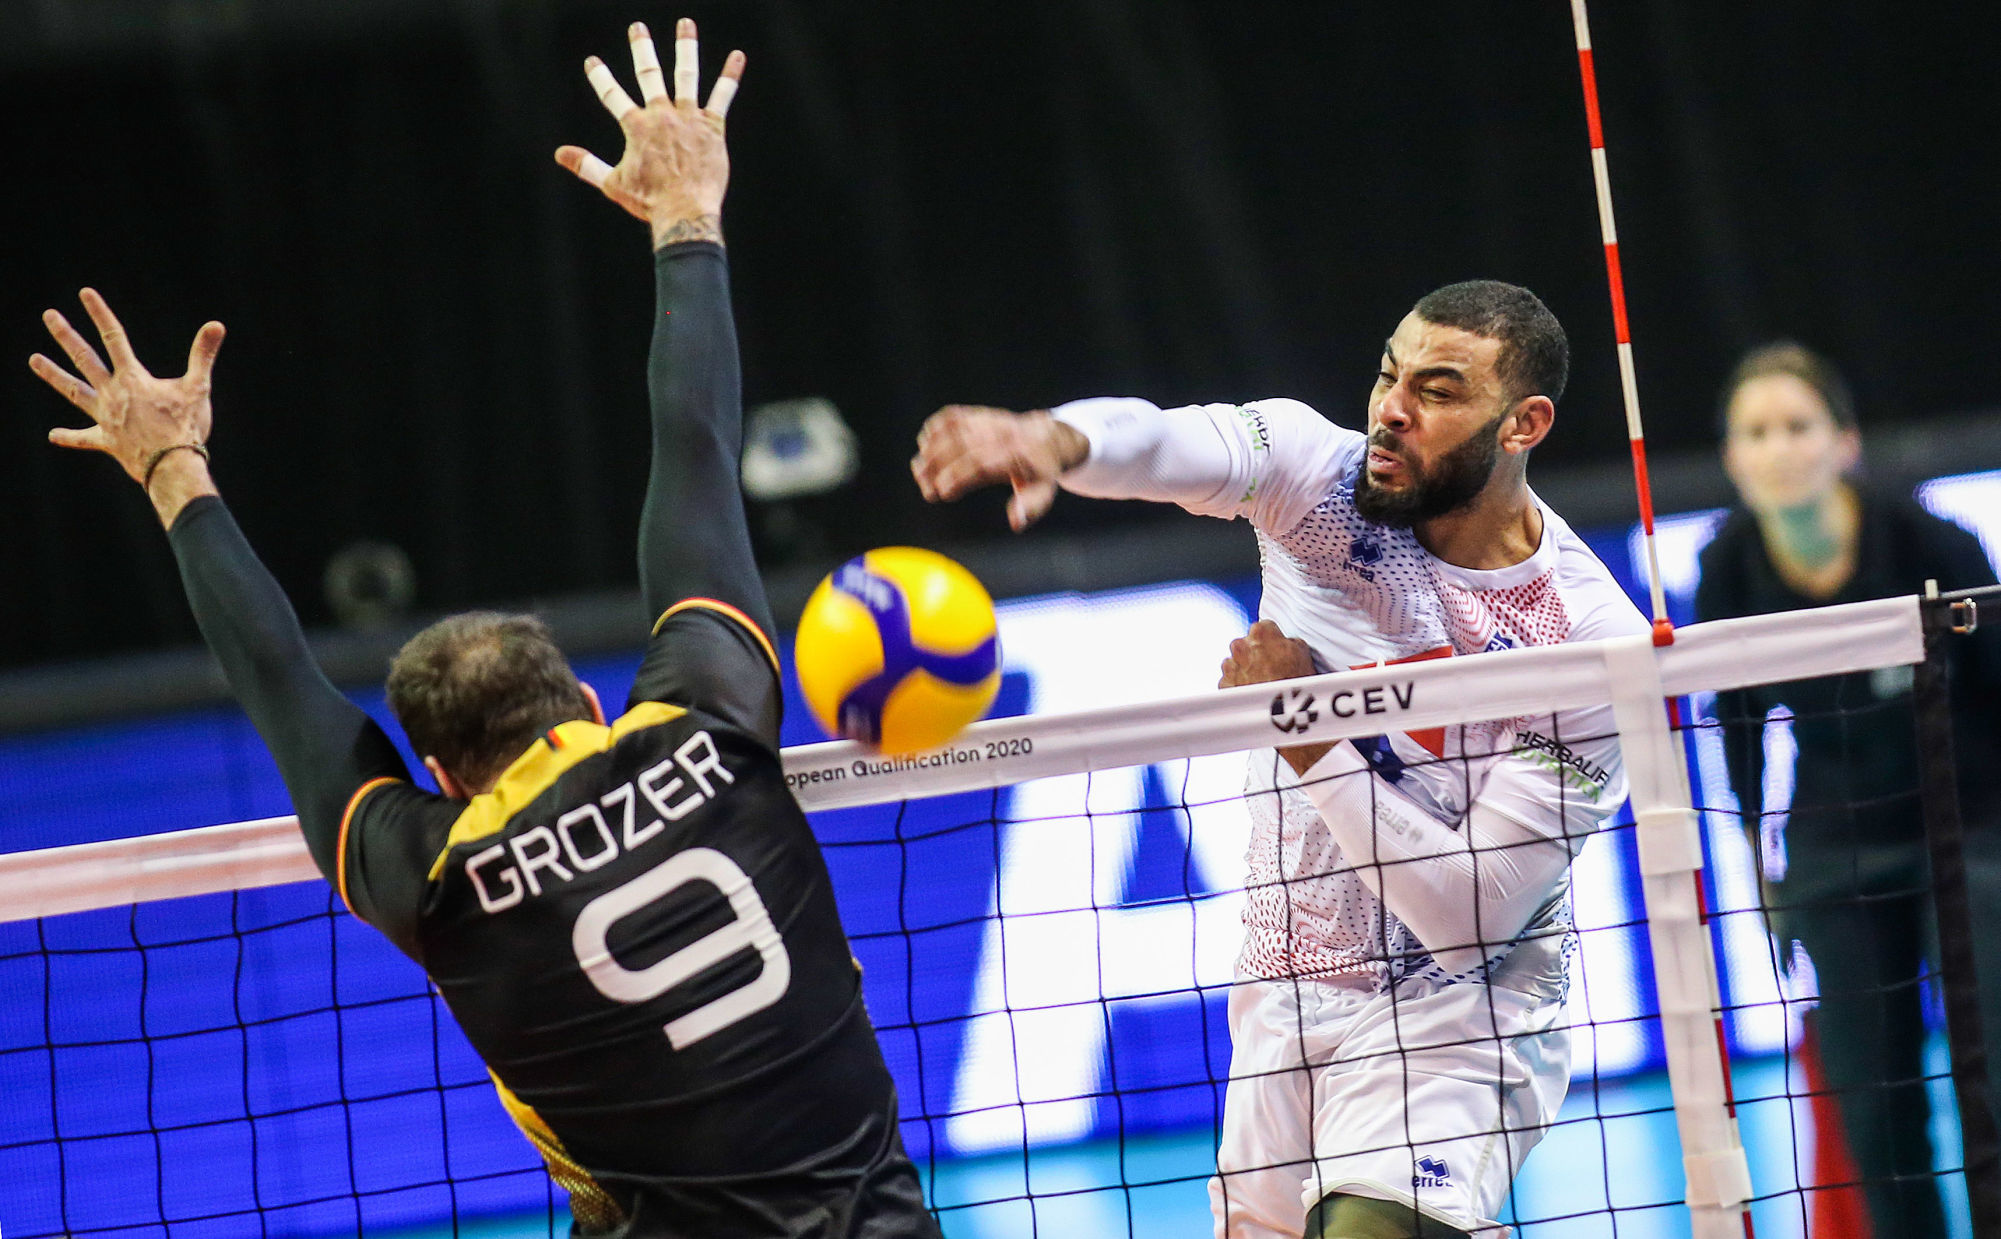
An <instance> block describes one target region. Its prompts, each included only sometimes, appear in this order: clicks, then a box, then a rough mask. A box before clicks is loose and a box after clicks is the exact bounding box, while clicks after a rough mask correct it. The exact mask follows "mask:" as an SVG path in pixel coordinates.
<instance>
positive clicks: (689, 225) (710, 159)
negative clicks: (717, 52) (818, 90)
mask: <svg viewBox="0 0 2001 1239" xmlns="http://www.w3.org/2000/svg"><path fill="white" fill-rule="evenodd" d="M627 34H628V36H629V37H630V38H631V41H632V65H633V69H634V71H635V73H636V75H637V77H638V79H639V95H640V99H641V100H642V102H640V103H634V102H633V101H632V96H630V95H628V94H626V93H625V88H624V87H622V86H620V85H619V84H618V79H617V78H616V77H614V76H613V75H612V71H611V69H610V68H609V67H607V66H606V64H605V63H604V61H602V60H600V59H598V58H597V57H596V56H592V57H591V58H589V59H588V60H586V61H584V73H585V75H586V76H587V77H589V79H590V83H591V88H592V89H593V90H595V91H596V92H597V96H598V99H599V100H600V101H601V102H602V103H603V104H604V106H605V110H606V111H608V112H610V113H611V115H612V119H614V120H616V121H617V122H618V127H619V128H620V129H622V130H624V131H625V151H624V153H623V154H622V155H620V156H619V160H618V164H617V166H613V165H610V164H607V163H606V162H605V161H604V160H602V159H599V158H598V157H597V156H596V155H593V154H591V153H590V152H589V151H587V150H585V149H584V148H582V147H580V146H564V147H560V148H558V149H557V151H556V162H557V163H559V164H562V165H563V166H564V167H565V168H568V169H569V170H570V171H571V172H574V173H576V174H577V176H578V177H580V178H582V179H583V180H584V181H585V182H586V183H588V184H590V185H594V186H596V187H597V188H598V189H599V190H600V191H602V192H603V193H604V196H605V197H607V198H610V199H611V200H612V201H613V202H616V203H618V204H619V205H620V206H622V207H624V208H625V209H626V210H628V211H630V212H632V213H633V214H634V215H636V216H638V217H639V218H640V219H643V220H647V221H650V222H651V223H652V224H653V237H654V244H655V245H663V244H666V243H667V242H669V241H671V240H676V239H683V236H684V235H685V234H691V233H695V234H699V233H700V232H702V231H704V230H713V231H715V232H716V237H715V238H713V239H720V226H721V217H722V209H723V194H724V193H725V191H727V190H728V188H729V179H730V159H729V150H728V148H727V147H726V146H725V144H724V142H723V118H724V117H725V116H727V115H728V114H729V109H730V102H731V101H732V100H734V99H735V98H736V90H737V83H738V82H739V81H741V80H742V78H743V65H744V56H743V53H742V52H731V53H730V54H729V59H728V60H727V61H725V62H724V64H723V71H722V76H720V77H718V78H717V79H716V85H715V89H714V90H712V91H711V92H710V93H709V102H708V104H707V106H705V107H700V108H698V107H696V106H695V91H696V87H697V85H698V78H699V69H698V51H699V49H698V46H697V44H696V41H695V23H694V22H693V21H691V20H690V19H688V18H685V17H684V18H682V19H681V20H680V22H679V23H678V24H677V25H676V26H675V30H674V89H673V93H672V94H669V93H668V89H667V82H666V78H665V75H664V74H663V73H662V71H661V68H660V57H659V54H658V53H657V52H656V51H655V50H654V47H653V36H652V34H650V33H648V31H647V29H646V26H645V24H644V23H642V22H634V23H632V26H631V27H630V28H629V30H628V31H627Z"/></svg>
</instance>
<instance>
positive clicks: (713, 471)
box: [633, 242, 780, 745]
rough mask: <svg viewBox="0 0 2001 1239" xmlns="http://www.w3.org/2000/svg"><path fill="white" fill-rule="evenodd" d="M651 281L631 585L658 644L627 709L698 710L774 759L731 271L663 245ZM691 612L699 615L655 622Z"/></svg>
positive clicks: (716, 251)
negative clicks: (647, 419) (741, 465)
mask: <svg viewBox="0 0 2001 1239" xmlns="http://www.w3.org/2000/svg"><path fill="white" fill-rule="evenodd" d="M654 280H655V288H656V290H657V295H658V300H659V308H658V311H657V313H656V315H655V318H654V322H653V351H652V356H651V357H650V359H649V361H648V364H647V371H646V378H647V393H648V396H649V398H650V401H651V404H652V411H653V465H652V476H651V481H650V482H649V484H648V487H647V491H646V506H645V509H644V511H643V512H642V514H641V517H640V525H639V584H640V591H641V593H642V594H643V595H644V597H645V599H646V606H647V609H648V611H649V612H650V614H651V617H652V618H653V619H654V621H655V627H656V630H655V633H654V636H653V640H652V641H651V642H650V643H649V645H648V647H647V652H646V659H645V662H644V664H643V665H642V666H641V669H640V673H639V677H638V679H637V681H636V682H635V684H634V686H633V699H634V700H635V701H637V700H665V701H674V702H677V703H679V704H683V705H695V706H699V707H701V708H702V709H704V710H706V711H708V712H710V713H712V714H715V715H717V716H719V717H721V718H724V719H726V720H729V721H731V722H735V723H738V724H739V725H741V726H743V727H745V728H746V729H747V730H750V731H752V732H753V733H754V734H757V735H759V736H762V737H764V738H765V739H766V740H767V741H768V742H770V743H771V744H773V745H776V743H777V738H778V714H779V702H780V697H779V691H778V671H777V666H776V663H775V660H774V658H773V656H772V655H771V653H770V646H769V641H770V634H771V631H772V622H771V607H770V604H769V603H768V602H767V601H766V600H765V596H764V584H763V581H762V580H761V579H760V578H759V577H758V574H757V563H756V561H755V560H754V559H753V557H752V555H751V546H750V530H749V527H748V525H747V523H746V522H745V519H744V507H743V492H742V490H741V489H740V486H739V483H738V457H739V455H740V454H741V452H742V450H743V393H742V383H741V378H740V376H739V374H738V368H737V343H736V323H735V320H734V319H733V317H732V315H731V311H730V291H729V264H728V262H727V260H726V259H725V258H724V255H723V249H722V247H721V246H720V245H715V244H712V243H709V242H692V243H687V244H682V245H670V246H667V247H665V248H663V249H661V250H660V251H659V252H658V253H657V254H655V256H654ZM690 599H699V600H703V603H702V604H698V605H697V606H695V607H693V608H689V609H685V610H680V611H676V612H675V614H674V616H673V617H672V618H666V619H663V617H665V616H666V614H667V612H668V611H669V610H671V609H673V608H675V607H676V606H677V605H678V604H681V603H684V602H687V601H688V600H690ZM709 602H714V603H721V604H722V606H721V607H715V606H710V605H706V604H707V603H709ZM698 613H700V614H698ZM684 617H685V618H684ZM743 621H748V628H747V629H746V625H745V623H744V622H743ZM738 629H745V631H741V632H736V631H733V630H738ZM751 629H754V630H755V631H750V630H751Z"/></svg>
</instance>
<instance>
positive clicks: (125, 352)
mask: <svg viewBox="0 0 2001 1239" xmlns="http://www.w3.org/2000/svg"><path fill="white" fill-rule="evenodd" d="M79 296H80V299H81V300H82V301H83V308H84V310H85V311H86V312H88V313H89V315H90V321H91V322H93V323H95V324H96V325H97V334H98V338H99V339H101V340H102V341H103V342H104V351H105V353H107V354H109V355H110V357H111V364H110V365H108V366H107V365H106V364H105V362H104V359H103V358H102V357H100V356H99V355H98V352H97V350H96V349H95V348H92V347H91V344H90V341H88V340H86V339H84V338H83V335H82V333H80V332H78V331H77V329H76V328H74V327H72V326H70V322H69V320H68V319H66V318H64V317H63V316H62V314H61V313H60V312H59V311H56V310H45V311H43V313H42V322H43V323H44V324H45V325H47V327H48V329H49V334H50V335H52V336H54V337H55V340H56V343H57V344H58V345H60V346H61V347H62V350H63V352H64V353H65V354H66V355H68V357H69V359H70V364H71V365H73V366H75V367H76V373H75V374H71V373H70V372H69V371H67V370H65V369H63V368H62V367H61V366H59V365H57V364H56V363H55V362H53V361H50V360H49V359H48V358H47V357H44V356H43V355H42V354H40V353H36V354H35V355H34V356H33V357H30V358H29V359H28V368H29V369H30V370H33V371H34V372H35V375H36V377H38V378H40V379H41V380H42V381H43V382H44V383H47V384H48V385H49V386H50V387H53V388H55V389H56V392H57V393H58V394H59V395H61V396H62V397H63V399H65V400H67V401H69V402H70V403H71V404H73V405H75V406H76V407H77V408H79V409H81V410H83V412H84V413H85V414H86V415H87V416H88V417H89V418H90V420H91V425H89V426H87V427H85V428H83V429H81V430H79V429H76V428H73V427H68V426H57V427H55V428H54V429H52V430H50V431H49V442H51V443H53V444H55V445H56V446H57V447H69V448H77V449H80V450H83V451H91V452H103V453H104V454H105V455H107V456H109V457H111V458H112V459H113V460H115V461H117V462H118V466H119V468H121V469H123V470H125V473H126V475H127V476H129V477H130V478H131V479H132V480H133V481H135V482H138V483H139V484H140V485H142V486H144V487H145V488H146V491H147V493H148V495H149V496H150V497H151V498H152V499H153V503H154V507H155V508H157V509H159V510H160V515H161V519H162V520H164V521H167V522H169V523H171V521H172V519H173V512H176V511H179V505H180V503H182V502H185V501H186V498H187V497H188V496H187V495H186V494H183V493H182V492H183V491H186V490H187V489H188V488H187V486H185V485H181V484H180V483H189V482H192V483H195V484H198V485H200V486H206V479H207V475H208V471H207V469H206V467H205V466H206V457H207V451H206V449H205V448H204V447H203V445H204V444H206V443H207V442H208V434H209V426H210V424H211V422H212V420H213V411H212V410H211V409H210V407H209V399H208V395H209V375H210V372H211V371H212V370H213V369H214V367H215V355H216V352H217V351H218V350H219V349H221V348H222V336H223V327H222V324H221V323H213V322H212V323H205V324H203V326H202V329H201V330H200V331H199V332H196V333H195V342H194V347H192V348H191V349H189V350H188V370H187V373H186V374H184V375H182V376H181V377H180V378H177V379H162V378H155V377H154V376H153V374H152V373H151V372H150V371H148V370H147V369H146V367H145V366H143V365H141V364H140V363H139V358H138V357H137V356H136V355H135V354H134V353H133V352H132V344H131V341H130V340H129V339H127V338H126V335H125V327H124V325H123V324H121V323H120V322H119V321H118V316H117V315H115V314H113V313H112V312H111V307H110V306H109V305H107V304H105V301H104V298H103V297H100V296H99V295H98V294H97V291H96V290H95V289H90V288H86V289H84V290H83V291H82V293H81V294H79ZM170 466H171V468H170ZM197 466H200V467H197ZM164 473H171V474H172V475H173V476H174V478H175V480H176V483H177V484H176V485H175V486H171V487H169V486H165V485H162V484H158V483H156V480H155V479H156V476H158V475H161V474H164ZM170 496H171V497H172V498H173V499H174V500H175V502H172V503H171V504H170V505H168V506H162V505H163V503H165V502H166V501H167V500H168V499H169V497H170ZM169 507H171V510H169Z"/></svg>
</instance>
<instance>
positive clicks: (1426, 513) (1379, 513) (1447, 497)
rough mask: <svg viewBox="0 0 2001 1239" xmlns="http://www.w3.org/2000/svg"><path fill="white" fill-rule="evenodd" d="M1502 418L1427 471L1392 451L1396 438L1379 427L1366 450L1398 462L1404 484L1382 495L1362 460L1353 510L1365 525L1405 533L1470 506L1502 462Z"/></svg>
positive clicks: (1366, 462) (1470, 437)
mask: <svg viewBox="0 0 2001 1239" xmlns="http://www.w3.org/2000/svg"><path fill="white" fill-rule="evenodd" d="M1506 416H1507V414H1505V413H1503V414H1501V416H1500V417H1496V418H1495V419H1494V420H1493V421H1491V422H1488V423H1487V424H1486V425H1485V426H1482V427H1480V429H1478V430H1476V431H1474V432H1473V433H1472V434H1471V435H1470V436H1468V437H1467V439H1466V441H1465V442H1464V443H1461V444H1460V445H1459V446H1458V447H1455V448H1453V449H1452V450H1451V451H1449V452H1447V453H1445V455H1443V456H1441V457H1439V458H1438V459H1437V460H1435V461H1433V462H1432V463H1431V464H1430V465H1428V466H1420V465H1419V464H1418V463H1417V462H1416V461H1415V460H1412V459H1411V458H1410V457H1409V456H1407V455H1405V454H1404V453H1402V452H1399V451H1397V450H1396V437H1395V436H1394V435H1392V434H1390V433H1389V432H1388V431H1387V430H1385V429H1383V428H1382V427H1381V426H1378V427H1376V429H1375V432H1374V433H1372V434H1371V435H1370V436H1369V446H1370V447H1373V448H1379V449H1381V450H1382V451H1385V452H1388V453H1390V454H1391V455H1393V456H1395V457H1396V458H1397V459H1398V460H1399V461H1402V462H1403V467H1404V470H1405V472H1406V473H1407V474H1408V475H1409V480H1408V482H1407V484H1406V485H1405V486H1404V488H1403V489H1402V490H1399V491H1390V490H1384V489H1383V488H1381V487H1380V486H1378V485H1376V482H1375V479H1373V478H1371V477H1370V476H1369V466H1368V461H1367V460H1366V459H1364V460H1363V462H1362V475H1361V477H1359V478H1357V479H1356V481H1355V510H1356V511H1357V512H1360V513H1361V514H1362V519H1364V520H1369V521H1374V522H1375V523H1376V524H1378V525H1388V526H1390V527H1392V528H1395V529H1408V528H1410V527H1411V526H1412V525H1416V524H1421V523H1422V522H1424V521H1428V520H1431V519H1432V518H1434V517H1439V516H1444V515H1445V514H1446V513H1447V512H1451V511H1454V510H1456V509H1458V508H1462V507H1464V506H1465V505H1467V504H1468V503H1471V502H1472V501H1473V497H1474V496H1475V495H1478V494H1479V493H1480V491H1481V489H1482V488H1484V487H1485V486H1486V485H1487V479H1488V478H1490V477H1492V476H1493V475H1494V466H1495V464H1497V463H1498V462H1499V461H1500V459H1501V441H1500V439H1499V437H1498V436H1496V434H1495V433H1494V432H1495V431H1496V430H1498V429H1499V428H1500V425H1501V418H1502V417H1506Z"/></svg>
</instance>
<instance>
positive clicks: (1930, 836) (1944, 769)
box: [1911, 581, 2001, 1235]
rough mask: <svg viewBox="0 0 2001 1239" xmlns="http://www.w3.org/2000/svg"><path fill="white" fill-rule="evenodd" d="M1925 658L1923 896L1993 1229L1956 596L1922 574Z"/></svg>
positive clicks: (1974, 1163) (1915, 689)
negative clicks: (1959, 712) (1969, 886)
mask: <svg viewBox="0 0 2001 1239" xmlns="http://www.w3.org/2000/svg"><path fill="white" fill-rule="evenodd" d="M1920 616H1921V618H1922V620H1923V624H1924V635H1925V659H1924V661H1923V662H1921V663H1919V664H1918V665H1917V667H1916V669H1915V675H1914V677H1913V679H1912V683H1911V705H1912V707H1913V708H1912V714H1913V715H1914V717H1915V719H1916V724H1917V746H1918V792H1919V795H1918V799H1919V803H1920V806H1921V809H1920V811H1921V813H1922V815H1923V818H1924V824H1925V841H1926V846H1927V849H1928V851H1929V853H1930V860H1931V878H1932V899H1933V906H1934V908H1935V909H1936V914H1937V917H1938V942H1939V972H1940V979H1941V982H1942V984H1941V986H1940V988H1941V989H1942V990H1943V991H1944V997H1945V1026H1946V1041H1947V1044H1948V1045H1949V1047H1950V1049H1951V1054H1952V1082H1953V1092H1954V1094H1955V1095H1956V1097H1957V1099H1958V1103H1959V1130H1960V1144H1961V1148H1962V1151H1963V1160H1964V1163H1965V1174H1966V1196H1967V1205H1968V1208H1969V1211H1970V1212H1971V1213H1972V1215H1973V1233H1974V1234H1976V1235H1995V1234H2001V1135H1997V1132H1996V1128H1995V1121H1994V1113H1993V1110H1992V1108H1991V1107H1990V1106H1989V1104H1988V1093H1987V1088H1988V1076H1987V1049H1986V1043H1985V1041H1984V1040H1983V1035H1982V1030H1981V1027H1980V992H1979V981H1978V977H1977V974H1976V973H1975V970H1974V950H1973V946H1974V936H1973V919H1972V910H1971V908H1970V906H1969V904H1968V900H1967V890H1966V857H1965V852H1964V848H1963V843H1964V828H1963V824H1962V822H1961V820H1960V815H1959V775H1958V770H1959V767H1958V763H1957V762H1956V761H1955V760H1954V755H1953V746H1952V698H1951V692H1950V689H1949V687H1948V685H1947V683H1946V668H1945V654H1946V643H1947V642H1949V641H1951V640H1952V636H1953V634H1954V632H1956V631H1962V630H1964V624H1965V621H1964V619H1963V617H1962V613H1961V612H1960V611H1959V610H1958V604H1957V603H1956V602H1953V601H1950V600H1948V599H1945V598H1941V597H1940V596H1939V593H1938V582H1936V581H1927V582H1926V583H1925V598H1924V601H1923V603H1922V605H1921V607H1920Z"/></svg>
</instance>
